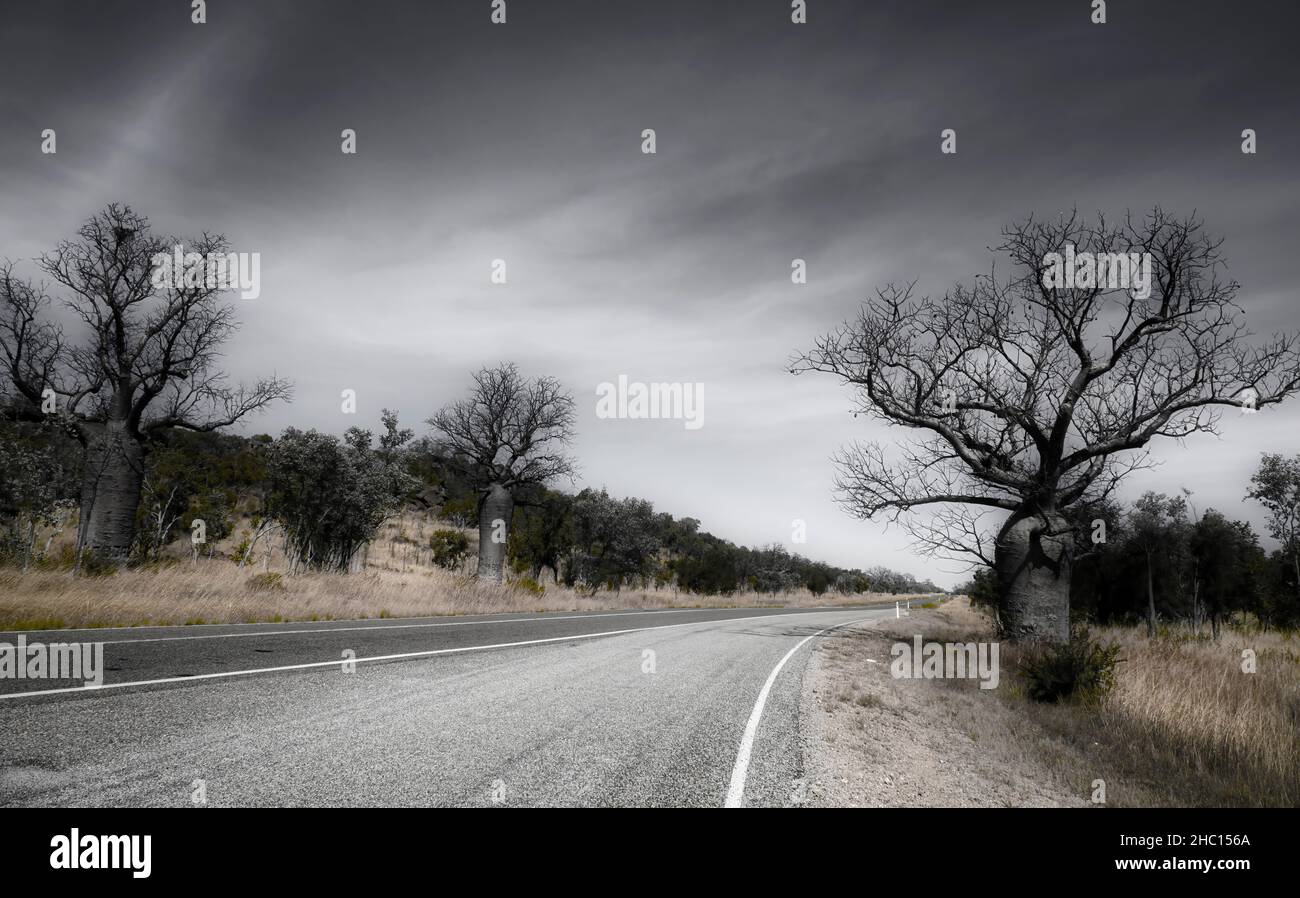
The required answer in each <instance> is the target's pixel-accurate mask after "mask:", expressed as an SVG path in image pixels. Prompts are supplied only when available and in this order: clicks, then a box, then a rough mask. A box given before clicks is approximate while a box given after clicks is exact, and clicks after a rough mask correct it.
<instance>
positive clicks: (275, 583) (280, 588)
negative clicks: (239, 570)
mask: <svg viewBox="0 0 1300 898" xmlns="http://www.w3.org/2000/svg"><path fill="white" fill-rule="evenodd" d="M248 588H249V590H251V591H252V592H284V576H283V575H282V574H276V573H266V574H254V575H253V576H251V577H249V578H248Z"/></svg>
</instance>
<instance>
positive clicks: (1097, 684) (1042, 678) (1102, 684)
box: [1020, 630, 1122, 703]
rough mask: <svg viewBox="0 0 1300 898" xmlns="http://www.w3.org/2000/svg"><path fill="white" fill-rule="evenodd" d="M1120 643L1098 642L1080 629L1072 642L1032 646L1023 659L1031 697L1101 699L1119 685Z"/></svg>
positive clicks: (1083, 700) (1059, 699) (1035, 698)
mask: <svg viewBox="0 0 1300 898" xmlns="http://www.w3.org/2000/svg"><path fill="white" fill-rule="evenodd" d="M1121 660H1122V659H1121V658H1120V657H1119V646H1118V645H1102V644H1101V643H1099V642H1094V641H1093V640H1092V638H1091V637H1089V635H1088V634H1087V632H1086V631H1082V630H1080V631H1077V632H1075V633H1074V634H1073V635H1071V637H1070V640H1069V641H1068V642H1064V643H1061V644H1059V645H1050V646H1040V647H1037V648H1034V649H1031V650H1029V651H1028V652H1027V653H1026V654H1025V655H1024V657H1023V658H1022V659H1021V662H1020V669H1021V671H1022V672H1023V673H1024V675H1025V679H1026V680H1027V681H1028V690H1029V696H1030V698H1032V699H1034V700H1035V701H1039V702H1059V701H1065V700H1068V699H1077V700H1079V701H1082V702H1086V703H1092V702H1096V701H1099V700H1101V699H1102V698H1104V697H1105V696H1106V694H1107V693H1109V692H1110V691H1111V689H1112V688H1114V686H1115V665H1117V664H1119V663H1121Z"/></svg>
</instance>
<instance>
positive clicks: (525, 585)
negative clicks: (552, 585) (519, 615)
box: [514, 577, 546, 596]
mask: <svg viewBox="0 0 1300 898" xmlns="http://www.w3.org/2000/svg"><path fill="white" fill-rule="evenodd" d="M514 587H515V589H520V590H523V591H524V592H529V593H532V594H533V595H535V596H540V595H543V594H545V592H546V587H545V586H543V585H542V584H540V583H538V582H537V581H536V580H534V579H533V578H532V577H520V578H519V579H518V580H516V581H515V582H514Z"/></svg>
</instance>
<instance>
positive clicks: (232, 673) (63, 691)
mask: <svg viewBox="0 0 1300 898" xmlns="http://www.w3.org/2000/svg"><path fill="white" fill-rule="evenodd" d="M809 613H811V614H819V613H823V614H824V613H826V612H819V611H812V612H809ZM797 616H798V615H797V614H751V615H748V616H746V617H728V618H723V619H721V620H707V621H688V622H687V623H684V624H660V625H658V626H655V627H629V628H627V629H624V630H602V631H601V632H599V633H577V634H574V635H572V636H551V637H548V638H546V639H525V640H523V641H521V642H498V643H493V644H491V645H464V646H458V647H456V648H450V649H428V650H426V651H422V652H401V653H400V654H396V655H372V656H370V657H368V658H344V659H341V660H338V661H309V662H306V663H303V664H285V665H282V666H280V667H257V668H250V669H248V670H222V671H217V672H215V673H205V674H194V675H193V676H189V677H161V678H159V679H154V680H130V681H128V682H125V683H103V684H101V685H99V686H96V685H93V684H87V685H85V686H65V687H63V688H60V689H33V690H30V691H26V692H8V693H4V694H0V701H4V700H6V699H15V698H30V697H34V696H38V695H67V694H69V693H74V692H78V693H84V692H102V691H104V690H105V689H125V688H127V687H130V686H161V685H164V684H168V683H192V682H194V681H196V680H217V679H221V678H223V677H247V676H252V675H254V674H263V673H279V672H281V671H286V670H310V669H312V668H317V667H341V666H342V665H345V664H363V663H365V662H367V661H398V660H401V659H404V658H429V657H433V656H435V655H455V654H459V653H462V652H478V651H486V650H489V649H509V648H517V647H519V646H525V645H542V644H544V643H548V642H568V641H570V640H574V639H594V638H596V637H597V636H622V635H626V634H628V633H642V632H645V631H647V630H669V629H672V628H673V627H691V626H698V625H701V624H726V623H735V622H737V621H747V620H766V619H767V618H772V617H797ZM865 619H866V618H864V620H865ZM854 623H857V621H854ZM840 626H847V625H845V624H841V625H840ZM827 629H828V630H833V629H835V627H828V628H827ZM821 632H822V633H825V632H826V630H822V631H821ZM814 635H820V634H814ZM811 638H812V637H811V636H810V637H808V639H811ZM807 641H808V640H807V639H805V640H804V642H807ZM799 645H803V643H802V642H801V643H799ZM796 648H798V646H796ZM792 654H793V652H792ZM786 657H787V658H788V657H789V655H787V656H786ZM784 663H785V660H784V659H783V660H782V661H781V664H784ZM777 669H778V670H779V669H780V665H777ZM769 679H770V678H769ZM768 685H769V686H770V685H771V684H770V682H769V684H768Z"/></svg>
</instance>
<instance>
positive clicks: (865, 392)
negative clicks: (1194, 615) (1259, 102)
mask: <svg viewBox="0 0 1300 898" xmlns="http://www.w3.org/2000/svg"><path fill="white" fill-rule="evenodd" d="M1003 237H1004V242H1003V243H1002V245H1001V246H1000V247H999V250H1000V251H1001V252H1003V253H1005V254H1007V255H1008V256H1009V257H1010V260H1011V262H1012V265H1013V270H1014V274H1013V275H1012V276H1011V277H1010V278H1008V279H1006V280H999V278H998V275H997V271H996V268H995V269H994V271H993V272H992V273H991V274H990V275H989V276H986V277H980V278H977V279H976V281H975V283H974V284H973V285H970V286H965V285H958V286H956V287H954V288H953V289H952V290H951V291H950V292H949V293H948V294H947V295H945V296H944V297H943V299H942V300H940V301H935V300H932V299H930V298H929V297H926V298H923V299H913V297H912V288H911V286H908V287H904V288H899V287H895V286H892V285H891V286H888V287H886V288H884V289H882V290H879V291H877V294H876V297H875V298H874V299H871V300H868V301H867V302H866V303H864V305H863V307H862V309H861V311H860V314H859V316H858V318H857V320H855V321H851V322H847V323H845V324H844V325H842V326H841V327H840V328H839V329H837V330H836V331H834V332H832V333H830V334H829V335H827V336H825V337H822V338H820V339H819V340H818V341H817V343H816V344H815V347H814V348H813V349H812V350H811V351H810V352H807V353H805V354H801V355H798V356H796V357H795V359H794V361H793V363H792V371H793V372H794V373H799V372H802V371H823V372H827V373H830V374H834V375H836V376H837V377H839V378H841V379H842V380H843V381H844V382H845V383H847V384H851V385H853V386H854V387H855V388H856V391H857V408H858V411H859V412H862V413H866V414H869V415H872V416H874V417H876V418H878V419H881V420H884V421H886V422H889V423H892V424H898V425H902V426H904V427H907V428H911V429H913V430H916V431H919V432H920V433H921V436H920V438H918V439H916V440H914V441H911V442H907V443H905V444H904V445H902V446H901V447H900V448H899V449H898V451H897V454H891V453H890V452H888V451H887V450H886V448H885V447H884V446H881V445H879V444H865V445H864V444H856V445H853V446H851V447H849V448H846V449H844V450H842V451H841V453H840V454H839V456H838V457H837V465H838V469H839V475H838V478H837V485H838V487H839V490H840V498H841V500H842V501H843V502H844V504H845V505H846V506H847V507H848V508H849V509H850V510H851V511H852V512H853V513H855V514H857V515H858V516H861V517H864V518H875V517H879V516H884V517H886V518H887V519H889V520H900V519H901V520H902V522H903V523H904V524H905V525H906V524H911V523H912V522H913V521H914V520H915V518H914V517H913V516H912V515H909V514H906V513H908V512H912V511H913V510H915V509H917V508H920V507H922V506H931V505H939V506H954V505H962V506H972V507H974V508H975V509H976V510H983V511H985V512H993V513H998V514H1000V515H1002V516H1004V517H1005V521H1004V522H1003V523H1002V525H1001V529H1000V530H999V531H998V533H997V536H996V538H995V540H994V541H993V554H994V559H993V560H994V562H995V569H996V571H997V573H998V579H999V585H1000V592H1001V596H1000V602H1001V607H1000V609H999V611H1000V617H1001V621H1002V624H1003V627H1004V629H1005V630H1006V633H1007V635H1008V636H1010V637H1012V638H1022V639H1046V640H1063V639H1066V638H1068V635H1069V584H1070V564H1071V555H1072V548H1071V547H1072V544H1073V539H1072V535H1073V534H1072V529H1073V527H1074V526H1075V525H1076V523H1077V522H1075V521H1073V520H1071V516H1070V511H1071V508H1072V507H1073V506H1075V505H1076V504H1080V503H1085V502H1091V501H1095V500H1098V499H1100V498H1104V497H1105V496H1107V495H1108V494H1109V493H1110V492H1111V491H1112V490H1113V489H1114V488H1115V486H1116V484H1117V483H1118V482H1119V481H1120V480H1121V478H1123V477H1124V476H1125V475H1126V474H1128V473H1129V472H1131V471H1133V470H1135V469H1137V468H1139V467H1143V466H1145V465H1146V463H1147V455H1146V452H1145V451H1144V450H1143V447H1145V446H1146V445H1147V443H1148V442H1150V441H1151V440H1152V439H1154V438H1156V437H1172V438H1174V439H1182V438H1184V437H1187V436H1190V435H1192V434H1194V433H1199V432H1211V433H1213V432H1216V426H1217V424H1218V421H1219V418H1220V414H1219V413H1220V411H1221V409H1222V407H1228V408H1233V409H1234V410H1235V411H1236V413H1238V414H1241V413H1245V412H1253V411H1256V410H1258V409H1260V408H1263V407H1264V406H1267V405H1271V404H1273V403H1276V402H1280V401H1281V400H1282V399H1283V398H1285V397H1286V396H1288V395H1290V394H1292V393H1293V392H1295V391H1296V389H1297V387H1298V386H1300V343H1298V341H1297V336H1296V335H1294V334H1285V335H1276V336H1274V337H1272V338H1270V339H1267V340H1264V341H1260V342H1256V343H1252V342H1250V341H1249V339H1248V338H1249V336H1250V335H1249V332H1248V331H1247V330H1246V328H1245V323H1244V321H1243V315H1242V310H1241V308H1240V307H1239V306H1238V305H1237V303H1236V296H1237V293H1238V289H1239V288H1238V284H1237V283H1236V282H1235V281H1232V280H1224V279H1223V277H1222V269H1223V263H1222V260H1221V257H1220V252H1219V249H1220V241H1217V240H1214V239H1211V238H1210V237H1208V236H1206V235H1205V233H1204V232H1203V230H1202V223H1201V222H1200V221H1198V220H1196V219H1195V218H1189V219H1183V220H1179V219H1175V218H1173V217H1171V216H1169V215H1167V214H1166V213H1164V212H1163V211H1161V210H1160V209H1156V210H1154V211H1153V212H1152V213H1151V214H1150V215H1148V216H1146V217H1143V218H1134V217H1133V216H1131V215H1129V216H1125V218H1124V220H1123V222H1122V223H1120V224H1118V225H1110V224H1108V223H1107V222H1106V221H1105V220H1104V219H1099V220H1098V221H1097V222H1096V223H1095V224H1089V223H1085V222H1083V221H1081V220H1080V219H1079V217H1078V216H1077V215H1074V214H1071V215H1069V216H1067V217H1063V218H1061V219H1059V220H1056V221H1053V222H1039V221H1035V220H1033V219H1032V218H1031V219H1029V220H1028V221H1026V222H1023V223H1019V224H1016V225H1013V226H1012V227H1010V228H1008V229H1007V230H1006V231H1004V232H1003ZM1067 247H1073V248H1074V251H1076V252H1077V253H1079V254H1083V253H1089V254H1092V255H1091V256H1088V257H1087V258H1088V259H1090V260H1094V259H1096V258H1097V254H1099V253H1125V254H1128V253H1138V254H1139V257H1141V255H1142V254H1150V255H1149V259H1150V269H1149V274H1150V279H1149V290H1144V289H1141V287H1140V285H1135V284H1133V283H1131V282H1130V284H1128V285H1125V284H1123V283H1118V282H1117V280H1116V279H1115V278H1114V275H1115V273H1116V268H1115V267H1111V268H1110V269H1109V270H1108V271H1105V272H1104V276H1103V277H1101V278H1094V283H1092V284H1091V285H1086V281H1076V282H1074V283H1073V285H1072V286H1065V285H1063V284H1059V283H1057V282H1056V280H1055V278H1054V276H1052V273H1053V271H1054V263H1055V261H1056V259H1054V258H1053V257H1052V256H1051V254H1060V255H1062V256H1065V255H1067V254H1068V252H1069V250H1068V249H1067ZM1077 258H1079V259H1083V258H1085V257H1084V256H1082V255H1080V256H1078V257H1077ZM1099 270H1100V269H1099ZM1096 274H1097V271H1094V275H1096ZM1144 294H1145V295H1144ZM955 520H957V521H958V522H959V523H960V524H961V525H962V526H967V525H968V524H969V521H970V520H971V518H969V517H962V518H959V519H955ZM914 532H917V531H915V530H914ZM918 536H919V537H920V538H921V540H922V542H923V543H926V542H927V540H926V539H925V537H926V533H925V532H924V527H922V528H921V531H920V533H919V534H918ZM959 538H960V533H957V532H954V531H947V532H946V533H945V539H946V540H952V539H959ZM929 544H930V546H931V547H934V543H933V541H929ZM939 548H943V547H939ZM967 549H968V551H970V552H971V553H972V554H974V555H976V557H987V549H986V548H983V547H981V546H978V545H968V546H967Z"/></svg>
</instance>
